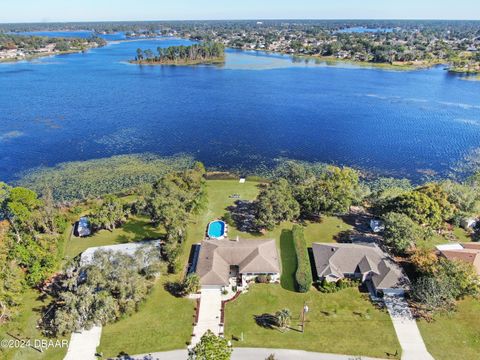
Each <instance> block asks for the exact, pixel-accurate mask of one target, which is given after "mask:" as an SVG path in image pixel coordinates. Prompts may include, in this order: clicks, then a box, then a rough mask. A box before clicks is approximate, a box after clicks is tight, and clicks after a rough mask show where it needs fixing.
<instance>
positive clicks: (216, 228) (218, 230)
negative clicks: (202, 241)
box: [207, 220, 225, 239]
mask: <svg viewBox="0 0 480 360" xmlns="http://www.w3.org/2000/svg"><path fill="white" fill-rule="evenodd" d="M207 235H208V237H209V238H211V239H222V238H223V237H224V236H225V223H224V222H223V221H220V220H217V221H212V222H211V223H210V224H208V230H207Z"/></svg>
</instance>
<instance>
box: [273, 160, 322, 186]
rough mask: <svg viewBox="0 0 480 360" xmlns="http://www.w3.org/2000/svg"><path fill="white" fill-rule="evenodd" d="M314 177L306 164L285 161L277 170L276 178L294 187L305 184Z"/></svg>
mask: <svg viewBox="0 0 480 360" xmlns="http://www.w3.org/2000/svg"><path fill="white" fill-rule="evenodd" d="M312 175H313V174H312V172H311V171H310V169H309V168H308V167H307V166H305V164H302V163H299V162H297V161H285V162H283V163H281V164H280V165H279V166H278V167H277V168H276V169H275V177H277V178H283V179H285V180H287V181H288V182H289V183H290V184H292V185H300V184H304V183H305V182H306V181H307V179H309V178H310V177H311V176H312Z"/></svg>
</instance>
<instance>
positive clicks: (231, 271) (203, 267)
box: [196, 239, 280, 287]
mask: <svg viewBox="0 0 480 360" xmlns="http://www.w3.org/2000/svg"><path fill="white" fill-rule="evenodd" d="M196 271H197V274H198V276H199V277H200V283H201V285H202V287H224V286H228V285H230V284H232V283H238V284H239V285H244V284H245V283H246V282H248V281H250V280H253V279H254V278H255V277H257V276H259V275H268V276H270V281H277V280H278V279H279V278H280V263H279V255H278V251H277V246H276V244H275V240H273V239H272V240H245V239H238V240H205V241H203V242H202V244H201V248H200V253H199V256H198V264H197V269H196ZM240 282H241V283H240Z"/></svg>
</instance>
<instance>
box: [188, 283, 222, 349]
mask: <svg viewBox="0 0 480 360" xmlns="http://www.w3.org/2000/svg"><path fill="white" fill-rule="evenodd" d="M221 310H222V293H221V291H220V289H219V288H218V289H202V290H201V295H200V309H199V313H198V323H197V325H196V326H195V327H194V328H193V337H192V346H195V345H196V344H197V343H198V342H199V341H200V339H201V337H202V335H203V334H205V332H206V331H207V330H211V331H212V332H213V333H214V334H215V335H217V336H218V334H219V330H220V320H221V318H220V316H221Z"/></svg>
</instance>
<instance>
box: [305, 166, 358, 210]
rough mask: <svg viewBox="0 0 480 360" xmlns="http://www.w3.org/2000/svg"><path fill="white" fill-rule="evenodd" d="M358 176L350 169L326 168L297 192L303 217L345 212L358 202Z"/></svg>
mask: <svg viewBox="0 0 480 360" xmlns="http://www.w3.org/2000/svg"><path fill="white" fill-rule="evenodd" d="M359 193H360V192H359V176H358V173H357V171H355V170H353V169H351V168H339V167H336V166H328V167H327V169H326V171H325V172H324V173H323V174H321V175H320V176H319V177H318V178H317V179H316V180H314V181H312V182H310V183H309V184H307V185H306V186H305V187H303V188H302V189H301V190H299V195H298V201H299V202H300V206H301V211H302V214H303V215H304V216H307V217H310V216H319V215H320V214H322V213H324V214H335V213H344V212H347V211H348V209H349V208H350V206H351V205H352V204H353V203H354V202H359V201H360V199H359V198H358V194H359Z"/></svg>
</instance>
